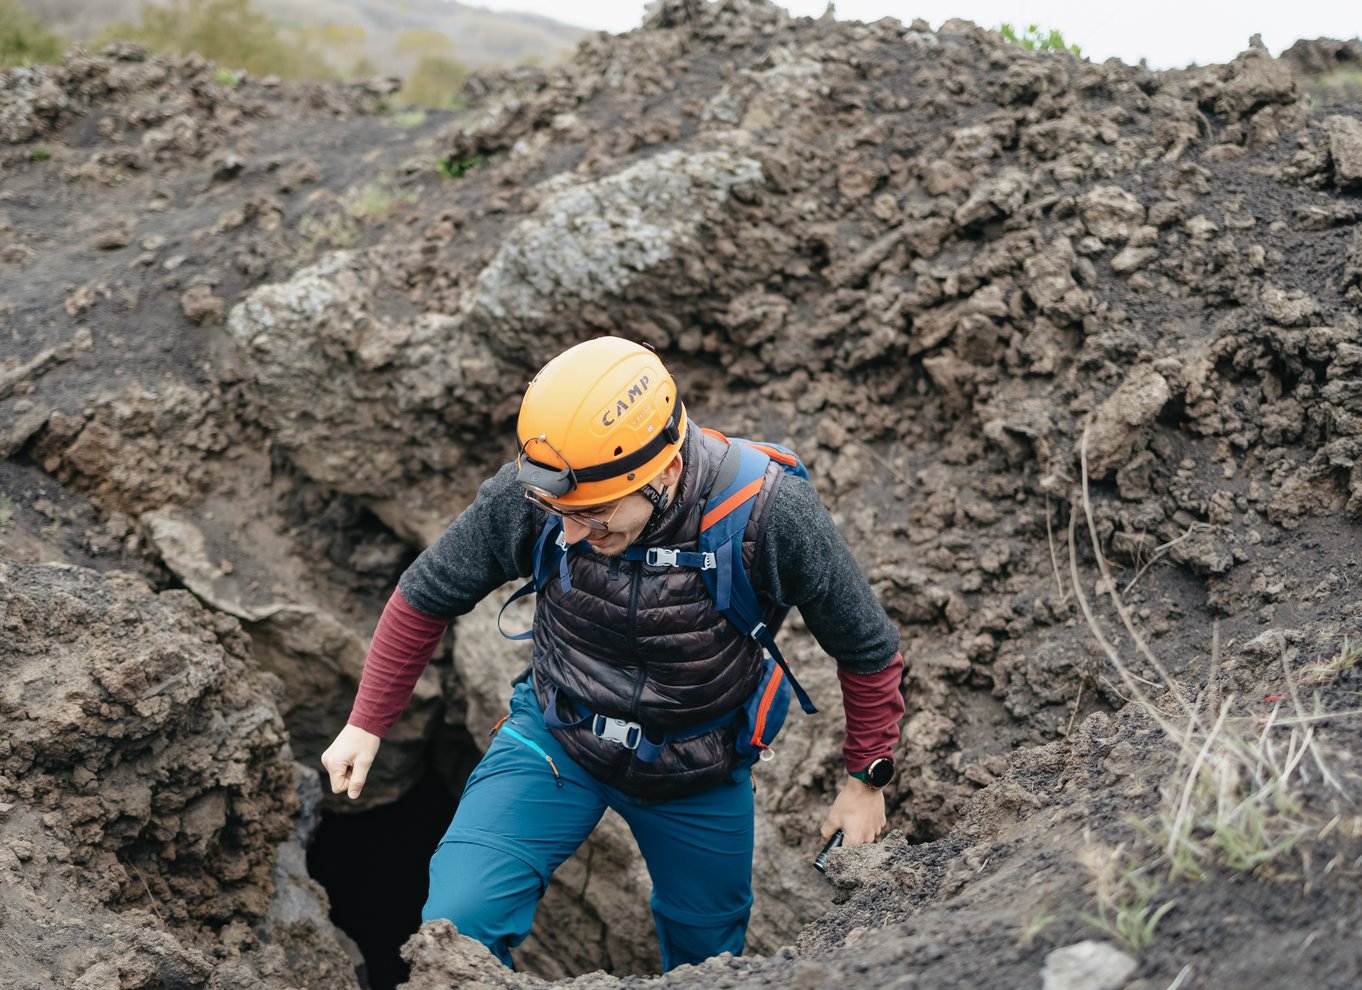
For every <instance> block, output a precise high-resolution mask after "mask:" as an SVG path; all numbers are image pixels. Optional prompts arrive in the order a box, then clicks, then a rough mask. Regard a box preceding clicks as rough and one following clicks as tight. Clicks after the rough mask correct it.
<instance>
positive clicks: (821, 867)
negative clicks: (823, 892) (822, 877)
mask: <svg viewBox="0 0 1362 990" xmlns="http://www.w3.org/2000/svg"><path fill="white" fill-rule="evenodd" d="M841 844H842V830H841V829H840V828H839V829H838V830H837V831H836V832H833V833H832V838H831V839H829V840H828V844H827V845H826V846H824V847H823V851H822V852H821V853H819V854H818V858H817V859H815V860H814V861H813V868H814V869H815V870H817V871H818V872H819V873H826V872H827V866H828V853H830V852H832V851H833V850H834V849H836V848H837V847H838V846H840V845H841Z"/></svg>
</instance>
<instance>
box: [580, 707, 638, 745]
mask: <svg viewBox="0 0 1362 990" xmlns="http://www.w3.org/2000/svg"><path fill="white" fill-rule="evenodd" d="M591 732H592V733H593V734H594V735H595V736H596V737H597V738H598V739H604V740H606V741H607V742H612V743H614V744H615V745H616V746H623V747H624V748H625V749H638V744H639V743H640V742H641V741H642V740H643V726H641V725H639V724H638V723H637V722H626V721H625V720H624V719H622V718H606V717H605V716H604V715H594V716H592V719H591Z"/></svg>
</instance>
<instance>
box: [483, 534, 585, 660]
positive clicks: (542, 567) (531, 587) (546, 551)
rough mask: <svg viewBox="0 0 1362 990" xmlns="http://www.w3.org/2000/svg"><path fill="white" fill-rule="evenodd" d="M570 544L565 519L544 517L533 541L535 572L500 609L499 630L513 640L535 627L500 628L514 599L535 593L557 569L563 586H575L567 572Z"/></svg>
mask: <svg viewBox="0 0 1362 990" xmlns="http://www.w3.org/2000/svg"><path fill="white" fill-rule="evenodd" d="M568 546H569V544H568V543H567V541H566V540H565V539H564V538H563V523H562V521H561V520H560V519H558V518H557V517H556V516H549V517H548V518H547V519H546V520H545V521H544V528H543V529H541V530H540V531H539V538H538V539H537V540H535V541H534V573H533V574H532V575H531V577H530V579H529V580H528V581H526V582H525V583H524V584H523V585H521V586H520V587H519V588H517V589H516V590H515V592H514V593H512V595H511V597H510V598H508V599H506V603H505V604H504V605H502V606H501V611H500V612H498V613H497V632H499V633H501V635H503V636H505V637H506V638H507V639H514V640H524V639H529V638H530V637H531V636H533V635H534V630H533V629H527V630H526V631H525V632H523V633H508V632H507V631H506V630H505V629H503V628H501V617H502V616H503V615H505V614H506V609H507V608H509V607H510V605H511V603H512V602H514V601H517V600H519V599H521V598H524V597H525V596H527V595H532V594H534V593H535V592H536V591H538V590H539V589H540V588H542V587H544V583H545V582H546V581H547V580H548V579H549V576H550V575H551V574H553V573H554V571H557V572H558V581H559V584H560V585H561V586H562V588H563V590H564V591H571V590H572V579H571V577H570V576H569V575H568V554H567V551H568Z"/></svg>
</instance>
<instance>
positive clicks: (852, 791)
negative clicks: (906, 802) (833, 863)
mask: <svg viewBox="0 0 1362 990" xmlns="http://www.w3.org/2000/svg"><path fill="white" fill-rule="evenodd" d="M884 823H885V815H884V791H883V790H881V789H879V788H877V787H871V786H870V785H869V784H867V783H864V782H863V781H860V780H857V779H856V778H855V777H847V782H846V784H844V785H843V787H842V791H841V793H840V794H838V795H837V800H836V801H833V802H832V810H831V811H829V812H828V817H827V818H825V819H823V828H822V833H823V841H825V842H826V841H827V840H828V839H831V838H832V835H833V833H834V832H836V831H837V830H838V829H839V828H840V829H841V830H842V833H843V834H842V843H843V845H848V846H859V845H861V844H862V843H866V842H874V841H875V840H876V839H878V838H879V836H880V833H881V832H883V831H884Z"/></svg>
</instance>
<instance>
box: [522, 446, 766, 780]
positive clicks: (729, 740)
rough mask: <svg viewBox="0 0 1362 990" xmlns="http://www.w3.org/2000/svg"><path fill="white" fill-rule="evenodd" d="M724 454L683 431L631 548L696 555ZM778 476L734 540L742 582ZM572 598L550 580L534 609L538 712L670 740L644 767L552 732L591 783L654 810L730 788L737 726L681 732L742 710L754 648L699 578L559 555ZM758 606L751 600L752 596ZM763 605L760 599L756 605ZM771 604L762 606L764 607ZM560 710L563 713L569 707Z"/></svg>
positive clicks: (757, 672)
mask: <svg viewBox="0 0 1362 990" xmlns="http://www.w3.org/2000/svg"><path fill="white" fill-rule="evenodd" d="M727 450H728V445H727V444H726V443H725V442H724V441H722V440H719V439H717V438H715V437H711V436H708V435H706V434H704V433H701V432H700V430H699V429H697V428H696V427H695V425H694V424H692V425H691V427H690V429H689V430H688V431H687V434H686V439H685V440H684V441H683V443H682V460H683V470H682V475H681V479H680V481H679V483H678V486H677V493H676V497H675V499H674V500H673V501H672V503H671V504H670V505H668V506H667V508H666V509H665V510H664V511H663V512H661V513H659V514H658V515H656V516H655V517H654V518H653V519H652V521H651V522H650V523H649V524H648V527H647V528H646V529H645V530H644V531H643V534H642V535H641V536H640V538H639V540H638V542H637V544H636V545H638V546H645V547H671V548H673V549H678V550H695V549H696V548H697V545H698V542H699V533H700V518H701V516H703V515H704V512H705V501H706V496H707V495H708V493H709V489H710V486H711V484H712V483H713V481H714V478H715V475H716V474H717V472H718V469H719V463H720V461H721V460H722V458H723V455H724V453H725V451H727ZM781 477H783V472H782V470H781V468H780V466H779V465H777V464H775V463H774V462H773V463H772V464H771V465H770V466H769V467H768V469H767V476H766V483H765V484H764V485H763V486H762V490H761V492H760V493H759V494H758V496H757V499H756V503H755V504H754V506H753V510H752V517H751V519H750V520H749V522H748V524H747V529H746V531H745V532H744V533H743V563H744V565H745V566H746V567H747V569H748V573H749V574H750V573H751V571H752V563H753V561H754V560H755V557H756V550H757V534H758V533H759V532H760V527H761V521H762V519H763V518H764V517H765V514H766V509H767V506H768V505H769V504H770V499H771V496H772V494H773V493H774V491H775V487H776V485H778V484H779V483H780V479H781ZM568 567H569V573H570V576H571V585H572V587H571V589H570V590H568V591H566V592H564V591H563V590H562V587H561V583H560V582H559V580H558V579H557V578H556V577H552V576H551V577H550V578H549V580H548V581H547V582H546V584H545V585H544V587H543V588H541V589H540V591H539V595H538V598H537V604H536V610H535V619H534V683H535V690H536V693H537V694H538V696H539V703H540V705H541V706H546V705H548V704H549V703H550V700H551V699H552V698H553V688H554V687H555V686H556V688H557V691H558V701H557V704H558V714H559V717H560V718H561V719H563V720H564V721H571V720H572V719H574V718H576V717H579V716H581V715H583V714H585V713H587V712H594V713H597V714H600V715H605V716H607V717H609V718H622V719H625V720H627V721H630V722H637V723H639V724H640V725H642V726H643V728H644V730H645V732H647V733H648V734H649V736H650V737H651V738H654V739H658V738H661V735H662V734H663V733H673V734H680V735H682V736H683V737H684V738H679V739H673V740H671V741H670V742H669V743H668V744H667V745H666V746H664V747H663V750H662V754H661V755H660V756H659V757H658V758H657V759H656V760H652V761H645V760H641V759H639V758H638V757H637V756H636V755H635V754H634V753H633V752H632V751H631V750H628V749H625V748H624V747H623V746H620V745H618V744H616V743H614V742H611V741H609V740H605V739H600V738H598V737H596V736H595V735H594V734H593V733H592V732H591V729H590V728H589V726H586V725H583V726H577V727H574V728H568V729H553V730H552V731H553V734H554V735H555V736H556V737H557V738H558V741H559V742H561V743H562V744H563V747H564V749H566V750H567V752H568V754H569V755H570V756H571V757H572V758H573V759H574V760H576V761H577V762H578V763H579V764H580V765H581V766H582V767H584V768H585V769H586V770H587V771H588V772H589V773H590V774H591V775H592V776H594V777H595V778H596V779H597V780H600V781H602V782H603V783H606V784H609V785H610V786H612V787H616V788H618V789H619V790H621V791H623V792H625V793H626V794H629V795H630V796H632V797H635V798H638V799H640V800H645V801H663V800H668V799H671V798H678V797H684V796H686V795H690V794H696V793H699V792H700V791H704V790H707V789H708V788H710V787H713V786H715V785H716V784H720V783H723V782H726V781H731V780H732V774H733V771H734V769H735V768H736V766H737V760H738V756H737V751H736V749H735V748H734V740H735V738H736V734H737V731H738V724H737V722H736V721H735V720H730V721H729V722H728V723H727V724H725V725H722V726H720V727H718V728H716V729H711V730H709V731H706V732H703V733H700V734H698V735H689V736H687V735H686V730H687V729H688V728H694V727H696V726H701V725H704V724H705V723H706V722H712V721H714V720H716V719H718V718H720V717H721V716H723V715H724V714H726V713H728V712H732V711H734V710H735V709H737V708H739V707H741V706H742V705H743V703H744V702H745V701H747V699H748V698H749V697H751V695H752V693H753V692H754V691H755V690H756V686H757V682H758V680H759V679H760V677H761V660H762V652H761V647H760V645H759V644H758V643H757V642H756V641H754V640H753V639H751V638H750V637H748V636H746V635H744V634H743V633H741V632H740V631H739V630H738V628H737V627H736V626H734V625H733V624H732V623H731V622H729V621H728V620H727V619H726V618H725V617H724V616H723V614H722V613H720V612H719V611H718V610H717V609H716V608H715V607H714V602H713V599H712V598H711V597H710V595H709V592H708V591H707V590H706V589H705V585H704V582H703V580H702V579H701V577H700V572H699V571H697V570H692V569H690V568H678V567H651V566H649V565H647V564H646V563H644V562H643V561H626V560H621V559H619V558H617V557H604V556H601V555H600V554H597V553H594V552H593V551H591V550H590V549H589V548H588V547H586V546H581V547H580V548H579V547H573V548H571V549H570V550H569V551H568ZM757 593H758V595H759V596H760V595H761V593H762V589H761V588H760V586H758V587H757ZM763 602H764V603H766V602H765V599H763ZM767 604H772V603H767ZM569 705H570V706H571V710H570V709H569V707H568V706H569Z"/></svg>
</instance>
